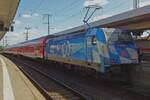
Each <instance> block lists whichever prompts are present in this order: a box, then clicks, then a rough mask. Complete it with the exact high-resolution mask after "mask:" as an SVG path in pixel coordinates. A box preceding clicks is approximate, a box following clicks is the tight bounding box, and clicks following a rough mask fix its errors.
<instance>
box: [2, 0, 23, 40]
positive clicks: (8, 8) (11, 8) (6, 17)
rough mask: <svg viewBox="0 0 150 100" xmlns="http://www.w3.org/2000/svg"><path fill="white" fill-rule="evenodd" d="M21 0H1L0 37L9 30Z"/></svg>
mask: <svg viewBox="0 0 150 100" xmlns="http://www.w3.org/2000/svg"><path fill="white" fill-rule="evenodd" d="M19 2H20V0H0V39H2V38H3V36H4V35H5V33H6V32H7V31H8V30H9V27H10V25H11V24H12V22H13V19H14V17H15V15H16V11H17V8H18V5H19Z"/></svg>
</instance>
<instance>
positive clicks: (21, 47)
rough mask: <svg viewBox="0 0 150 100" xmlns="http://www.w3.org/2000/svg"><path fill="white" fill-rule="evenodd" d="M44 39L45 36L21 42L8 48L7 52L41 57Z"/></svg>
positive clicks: (42, 55)
mask: <svg viewBox="0 0 150 100" xmlns="http://www.w3.org/2000/svg"><path fill="white" fill-rule="evenodd" d="M46 39H47V36H45V37H41V38H38V39H33V40H29V41H27V42H22V43H19V44H16V45H13V46H12V47H10V48H8V50H7V51H8V52H9V53H13V54H19V55H23V56H27V57H33V58H43V57H44V49H45V42H46Z"/></svg>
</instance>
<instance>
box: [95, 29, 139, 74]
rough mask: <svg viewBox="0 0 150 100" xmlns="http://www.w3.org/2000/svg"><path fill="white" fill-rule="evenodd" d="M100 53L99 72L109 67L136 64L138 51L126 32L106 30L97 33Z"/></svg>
mask: <svg viewBox="0 0 150 100" xmlns="http://www.w3.org/2000/svg"><path fill="white" fill-rule="evenodd" d="M97 40H98V49H99V53H100V64H101V67H100V72H102V73H105V72H106V71H108V69H110V68H112V67H111V66H120V65H132V64H138V49H137V47H136V45H135V42H134V40H133V39H132V36H131V32H130V31H127V30H121V29H114V28H107V29H102V30H101V29H100V31H99V32H97Z"/></svg>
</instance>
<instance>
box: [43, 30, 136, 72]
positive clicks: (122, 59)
mask: <svg viewBox="0 0 150 100" xmlns="http://www.w3.org/2000/svg"><path fill="white" fill-rule="evenodd" d="M44 54H45V55H44V56H45V58H46V59H49V60H54V61H58V62H62V63H67V64H73V65H79V66H83V67H87V68H92V69H95V70H96V71H99V72H102V73H105V72H106V71H107V70H108V69H109V68H110V67H111V66H112V65H122V64H136V63H138V53H137V47H136V45H135V43H134V41H133V40H132V36H131V33H130V31H127V30H121V29H113V28H92V29H89V30H87V31H82V32H77V33H70V34H62V35H58V36H55V37H53V38H49V39H47V41H46V47H45V53H44Z"/></svg>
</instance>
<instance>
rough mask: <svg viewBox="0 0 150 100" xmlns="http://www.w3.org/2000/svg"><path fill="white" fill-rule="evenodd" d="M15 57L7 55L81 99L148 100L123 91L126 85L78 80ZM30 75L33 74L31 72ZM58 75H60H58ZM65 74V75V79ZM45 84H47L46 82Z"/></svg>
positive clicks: (32, 61) (61, 72)
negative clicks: (75, 93)
mask: <svg viewBox="0 0 150 100" xmlns="http://www.w3.org/2000/svg"><path fill="white" fill-rule="evenodd" d="M15 57H16V56H9V55H8V58H9V59H11V60H12V61H13V62H15V63H16V62H19V61H21V64H19V65H21V66H26V67H23V68H25V70H27V71H29V69H27V68H28V67H29V68H34V69H36V70H38V71H42V72H44V73H46V75H48V76H49V75H50V76H53V77H55V78H56V79H57V80H60V81H61V82H63V83H65V84H67V86H69V87H73V90H74V88H75V90H78V91H80V93H82V94H85V95H83V96H85V97H86V98H83V99H87V100H91V99H92V100H149V97H147V96H143V95H141V94H139V93H136V92H133V91H130V90H128V89H125V88H126V87H128V86H126V85H125V86H124V85H123V87H122V85H119V84H117V83H115V84H117V86H116V85H114V83H113V82H110V83H109V82H107V81H104V82H103V81H100V82H99V81H98V80H97V81H96V80H93V79H92V80H91V79H88V80H86V79H85V78H84V79H83V78H81V77H80V76H79V77H80V78H79V80H78V79H77V77H78V76H77V77H74V74H75V73H74V74H73V76H72V74H69V73H66V72H63V70H61V71H59V70H58V69H57V68H56V69H57V71H56V70H55V69H53V68H51V67H52V66H55V65H53V64H52V65H49V64H48V63H47V64H48V65H47V64H46V65H45V64H44V65H43V64H42V63H41V62H38V61H34V60H29V59H26V58H23V57H21V58H22V59H18V58H15ZM15 60H16V61H15ZM50 66H51V67H50ZM56 66H57V65H56ZM56 66H55V67H56ZM43 67H44V68H43ZM49 68H50V69H49ZM30 71H31V70H30ZM30 73H32V74H33V71H31V72H30ZM59 73H60V75H59ZM65 74H66V75H67V77H66V75H65ZM32 76H33V75H32ZM69 76H70V77H71V79H70V78H69ZM75 76H76V75H75ZM38 78H39V77H38ZM40 79H42V78H40ZM80 80H81V81H80ZM89 81H90V82H89ZM93 82H94V83H93ZM45 83H48V82H47V81H46V82H45ZM46 90H47V89H46ZM78 93H79V92H78ZM80 93H79V94H80ZM58 100H60V99H58ZM77 100H82V98H81V99H80V98H79V99H77Z"/></svg>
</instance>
